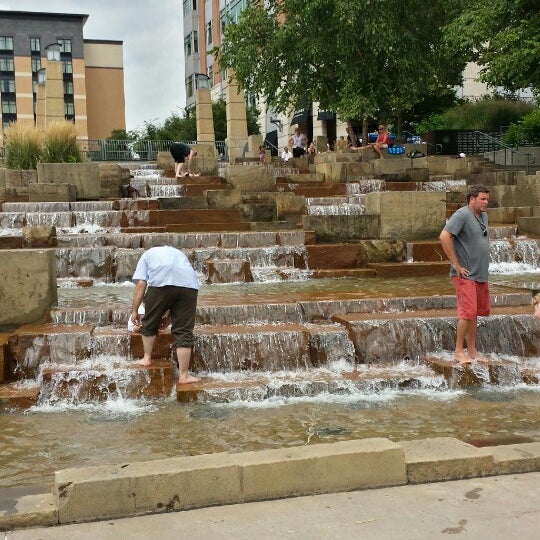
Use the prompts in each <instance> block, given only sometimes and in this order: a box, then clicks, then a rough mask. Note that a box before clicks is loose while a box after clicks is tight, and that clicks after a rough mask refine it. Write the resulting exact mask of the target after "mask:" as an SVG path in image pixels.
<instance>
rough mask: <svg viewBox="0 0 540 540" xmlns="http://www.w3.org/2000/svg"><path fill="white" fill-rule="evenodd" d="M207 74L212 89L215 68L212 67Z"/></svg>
mask: <svg viewBox="0 0 540 540" xmlns="http://www.w3.org/2000/svg"><path fill="white" fill-rule="evenodd" d="M206 74H207V75H208V83H209V85H210V88H212V86H214V66H213V65H212V66H210V67H209V68H208V69H207V70H206Z"/></svg>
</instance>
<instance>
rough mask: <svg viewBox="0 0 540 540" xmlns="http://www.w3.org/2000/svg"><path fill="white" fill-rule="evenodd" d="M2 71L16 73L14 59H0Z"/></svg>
mask: <svg viewBox="0 0 540 540" xmlns="http://www.w3.org/2000/svg"><path fill="white" fill-rule="evenodd" d="M0 71H15V65H14V64H13V58H0Z"/></svg>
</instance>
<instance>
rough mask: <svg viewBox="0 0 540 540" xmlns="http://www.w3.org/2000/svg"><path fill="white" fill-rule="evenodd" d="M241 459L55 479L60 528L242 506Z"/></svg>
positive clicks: (84, 471)
mask: <svg viewBox="0 0 540 540" xmlns="http://www.w3.org/2000/svg"><path fill="white" fill-rule="evenodd" d="M235 456H236V455H229V454H209V455H202V456H193V457H177V458H169V459H164V460H156V461H146V462H139V463H130V464H119V465H113V466H97V467H88V468H81V469H65V470H62V471H57V472H56V474H55V485H54V496H55V500H56V503H57V506H58V519H59V522H60V523H72V522H81V521H89V520H96V519H107V518H114V517H123V516H130V515H134V514H143V513H150V512H153V513H158V512H167V511H172V510H185V509H188V508H197V507H202V506H211V505H213V504H227V503H232V502H240V501H241V500H242V497H241V483H240V479H241V474H240V467H239V464H238V458H236V457H235Z"/></svg>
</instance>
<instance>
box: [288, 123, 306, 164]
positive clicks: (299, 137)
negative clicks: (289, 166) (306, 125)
mask: <svg viewBox="0 0 540 540" xmlns="http://www.w3.org/2000/svg"><path fill="white" fill-rule="evenodd" d="M306 142H307V141H306V136H305V135H304V134H303V133H302V132H301V131H300V128H299V127H297V128H296V129H295V130H294V133H293V135H292V136H291V140H290V141H289V144H290V145H291V146H292V153H293V156H294V157H302V156H303V155H304V154H305V153H306V150H305V148H304V147H305V145H306Z"/></svg>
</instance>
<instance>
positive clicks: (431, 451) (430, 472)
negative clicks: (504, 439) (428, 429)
mask: <svg viewBox="0 0 540 540" xmlns="http://www.w3.org/2000/svg"><path fill="white" fill-rule="evenodd" d="M400 445H401V446H402V447H403V450H404V451H405V461H406V464H407V478H408V481H409V483H410V484H421V483H425V482H441V481H444V480H459V479H462V478H476V477H479V476H488V475H491V474H493V472H494V465H493V463H494V460H493V455H490V454H486V452H481V451H480V450H479V449H478V448H475V447H474V446H471V445H469V444H467V443H464V442H462V441H459V440H458V439H453V438H451V437H437V438H433V439H423V440H419V441H403V442H401V443H400Z"/></svg>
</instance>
